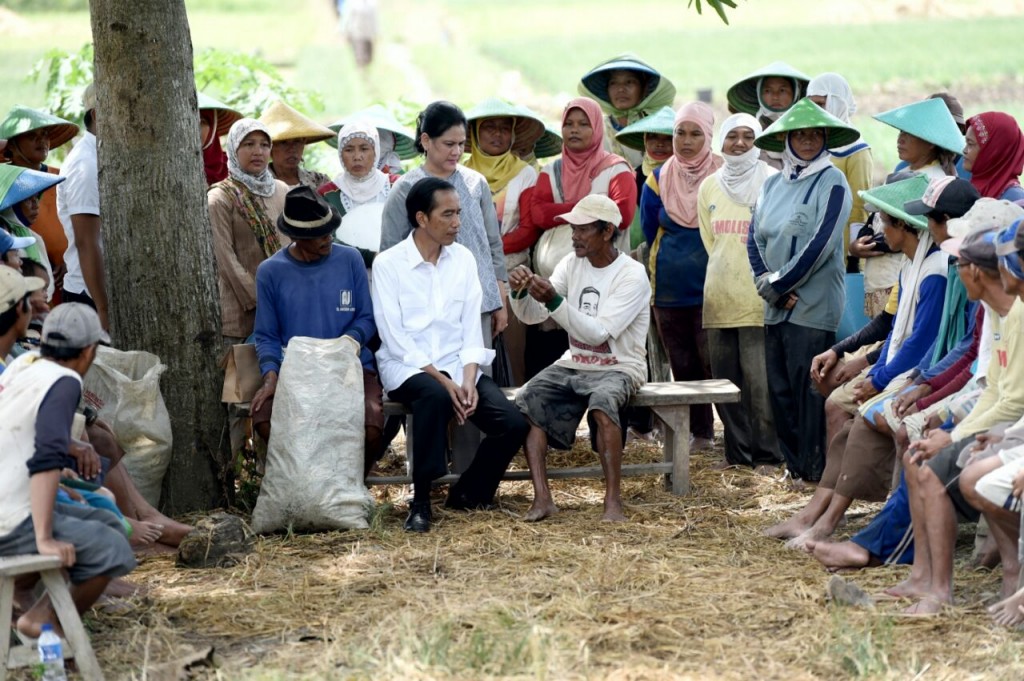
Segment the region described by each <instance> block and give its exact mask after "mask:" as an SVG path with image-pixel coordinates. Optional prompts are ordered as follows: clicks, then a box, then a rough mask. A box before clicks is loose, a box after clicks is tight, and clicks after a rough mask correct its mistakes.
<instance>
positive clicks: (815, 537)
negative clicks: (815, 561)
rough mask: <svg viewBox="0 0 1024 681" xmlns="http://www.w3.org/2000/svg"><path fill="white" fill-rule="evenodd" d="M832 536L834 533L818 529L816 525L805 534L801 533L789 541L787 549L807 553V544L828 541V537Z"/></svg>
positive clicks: (804, 532) (805, 531)
mask: <svg viewBox="0 0 1024 681" xmlns="http://www.w3.org/2000/svg"><path fill="white" fill-rule="evenodd" d="M831 534H832V533H831V532H829V531H828V530H825V529H822V528H820V527H817V526H816V525H815V526H811V527H809V528H807V529H806V530H804V531H803V532H801V533H800V534H798V535H797V536H795V537H793V538H792V539H790V540H789V541H787V542H786V548H787V549H796V550H799V551H805V550H807V542H809V541H811V542H815V543H817V542H819V541H821V540H822V539H827V538H828V536H829V535H831Z"/></svg>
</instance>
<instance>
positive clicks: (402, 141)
mask: <svg viewBox="0 0 1024 681" xmlns="http://www.w3.org/2000/svg"><path fill="white" fill-rule="evenodd" d="M355 120H359V121H365V122H366V123H369V124H370V125H372V126H373V127H375V128H377V131H378V132H381V131H383V132H390V133H392V134H393V135H394V136H395V153H396V154H398V158H400V159H402V160H403V161H408V160H409V159H411V158H415V157H417V156H419V152H418V151H416V143H415V141H414V139H413V133H412V132H411V131H409V130H407V129H406V128H405V127H404V126H403V125H402V124H401V123H399V122H398V121H397V120H395V117H394V115H393V114H392V113H391V112H390V111H389V110H388V109H387V107H385V106H383V105H381V104H374V105H373V106H371V107H367V108H365V109H362V110H360V111H356V112H355V113H351V114H349V115H348V116H345V117H344V118H341V119H338V120H337V121H335V122H333V123H331V124H330V125H328V126H327V127H328V128H330V129H331V130H333V131H334V137H332V138H331V139H329V140H327V143H328V144H330V145H331V146H332V147H334V148H337V147H338V132H339V131H340V130H341V129H342V128H343V127H345V124H346V123H348V122H349V121H355Z"/></svg>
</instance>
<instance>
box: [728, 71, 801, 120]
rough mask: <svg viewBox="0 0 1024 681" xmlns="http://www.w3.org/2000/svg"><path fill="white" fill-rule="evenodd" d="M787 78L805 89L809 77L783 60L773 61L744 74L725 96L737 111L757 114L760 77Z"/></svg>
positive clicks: (759, 106) (752, 114)
mask: <svg viewBox="0 0 1024 681" xmlns="http://www.w3.org/2000/svg"><path fill="white" fill-rule="evenodd" d="M771 77H775V78H788V79H789V80H795V81H797V82H798V83H800V89H801V90H802V91H804V92H806V91H807V84H808V83H810V82H811V79H810V78H809V77H808V76H807V74H805V73H803V72H801V71H798V70H796V69H795V68H793V67H792V66H790V65H789V64H787V63H786V62H784V61H773V62H772V63H771V64H768V66H762V67H761V68H759V69H757V70H756V71H754V72H753V73H749V74H747V75H746V76H744V77H743V78H742V79H741V80H740V81H738V82H737V83H736V84H735V85H733V86H732V87H731V88H729V90H728V92H726V93H725V98H726V99H727V100H729V104H730V105H732V108H733V109H735V110H736V111H737V112H743V113H748V114H750V115H751V116H754V115H757V111H758V109H760V108H761V105H760V102H759V100H758V97H757V83H758V82H759V81H760V80H761V79H762V78H771Z"/></svg>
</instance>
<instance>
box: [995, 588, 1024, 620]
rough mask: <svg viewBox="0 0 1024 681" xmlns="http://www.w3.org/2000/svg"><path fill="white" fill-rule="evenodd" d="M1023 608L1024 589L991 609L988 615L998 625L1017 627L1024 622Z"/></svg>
mask: <svg viewBox="0 0 1024 681" xmlns="http://www.w3.org/2000/svg"><path fill="white" fill-rule="evenodd" d="M1022 606H1024V589H1021V590H1020V591H1018V592H1017V593H1015V594H1013V595H1012V596H1010V597H1009V598H1005V599H1003V600H1001V601H999V602H998V603H996V604H995V605H993V606H991V607H989V609H988V613H989V614H990V615H991V616H992V620H993V621H994V622H995V623H996V624H999V625H1001V626H1004V627H1015V626H1017V625H1018V624H1021V623H1022V622H1024V610H1022V609H1021V607H1022Z"/></svg>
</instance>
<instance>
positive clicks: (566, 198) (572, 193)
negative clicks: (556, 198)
mask: <svg viewBox="0 0 1024 681" xmlns="http://www.w3.org/2000/svg"><path fill="white" fill-rule="evenodd" d="M573 109H579V110H581V111H582V112H583V113H584V114H585V115H586V117H587V120H589V121H590V127H591V128H592V129H593V130H594V136H593V137H592V138H591V140H590V146H588V147H587V148H586V149H584V150H583V151H573V150H571V149H569V147H567V146H565V145H564V144H563V145H562V201H563V202H565V203H576V202H577V201H579V200H580V199H582V198H583V197H584V196H586V195H587V194H589V193H590V185H591V181H592V180H593V179H594V178H595V177H597V176H598V174H599V173H600V172H601V171H602V170H605V169H606V168H611V167H612V166H613V165H615V164H616V163H625V162H626V161H625V159H623V158H622V157H621V156H618V155H616V154H613V153H611V152H610V151H605V148H604V119H603V117H602V116H601V107H600V106H598V104H597V102H595V101H594V100H592V99H590V98H589V97H577V98H576V99H572V100H570V101H569V103H568V104H566V105H565V109H564V110H563V111H562V125H563V126H564V125H565V119H566V118H568V117H569V112H570V111H572V110H573Z"/></svg>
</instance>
